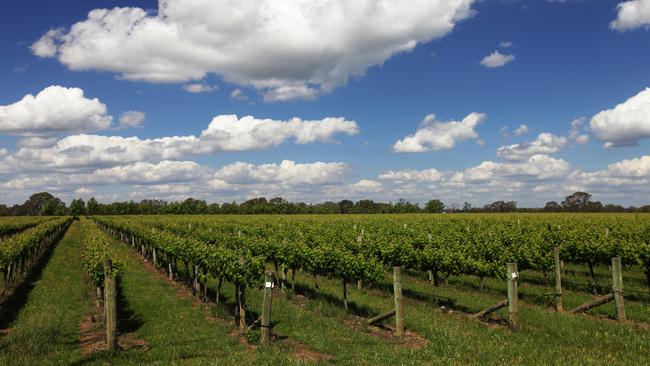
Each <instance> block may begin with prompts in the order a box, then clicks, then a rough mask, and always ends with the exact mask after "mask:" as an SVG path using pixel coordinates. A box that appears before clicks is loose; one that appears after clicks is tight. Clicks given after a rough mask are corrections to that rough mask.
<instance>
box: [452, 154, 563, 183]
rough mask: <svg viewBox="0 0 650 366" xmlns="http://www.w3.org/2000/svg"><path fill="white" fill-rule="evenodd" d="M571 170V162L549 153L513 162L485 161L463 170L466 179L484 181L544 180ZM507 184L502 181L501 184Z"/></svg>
mask: <svg viewBox="0 0 650 366" xmlns="http://www.w3.org/2000/svg"><path fill="white" fill-rule="evenodd" d="M568 171H569V163H567V162H566V161H565V160H562V159H555V158H552V157H550V156H548V155H533V156H531V157H529V158H528V159H527V160H525V161H521V162H512V163H497V162H493V161H484V162H483V163H481V164H480V165H478V166H475V167H472V168H468V169H466V170H464V171H463V173H462V174H463V178H464V180H465V181H473V182H477V181H478V182H483V181H492V183H494V182H495V181H496V180H499V179H501V180H502V179H503V178H515V179H519V180H525V181H530V180H544V179H550V178H558V177H561V176H563V175H565V174H566V173H567V172H568ZM504 183H505V184H507V182H501V183H499V184H504Z"/></svg>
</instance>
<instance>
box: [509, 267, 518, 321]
mask: <svg viewBox="0 0 650 366" xmlns="http://www.w3.org/2000/svg"><path fill="white" fill-rule="evenodd" d="M506 275H507V276H508V328H510V329H512V330H514V329H516V328H517V317H518V315H519V295H518V293H517V278H518V277H519V273H518V272H517V263H508V264H507V273H506Z"/></svg>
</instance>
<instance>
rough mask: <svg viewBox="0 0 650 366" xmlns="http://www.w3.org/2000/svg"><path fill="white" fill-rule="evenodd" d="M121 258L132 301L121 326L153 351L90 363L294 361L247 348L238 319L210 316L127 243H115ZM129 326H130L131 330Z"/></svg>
mask: <svg viewBox="0 0 650 366" xmlns="http://www.w3.org/2000/svg"><path fill="white" fill-rule="evenodd" d="M112 248H113V250H114V252H115V253H116V255H117V257H118V258H120V259H121V260H123V261H124V265H125V266H124V275H123V277H122V279H121V282H120V291H121V296H122V297H123V298H122V299H121V302H122V303H123V304H124V306H126V308H125V309H124V310H123V313H124V314H125V315H126V318H125V317H124V316H123V317H122V319H121V320H120V324H119V325H118V327H119V328H120V331H121V332H122V333H123V332H124V331H125V330H128V331H130V332H132V337H134V338H137V339H141V340H144V341H145V342H146V343H147V347H148V350H146V351H145V350H143V349H142V348H133V349H130V350H127V351H123V352H117V353H111V352H108V351H101V352H98V353H95V354H94V355H92V356H91V357H90V358H89V359H87V360H85V361H84V363H85V364H103V363H110V364H112V365H129V364H133V365H141V364H165V365H167V364H183V365H208V364H209V365H212V364H214V365H250V364H259V365H265V364H268V365H279V364H287V363H290V362H291V358H290V354H289V353H288V352H282V351H281V350H278V351H276V350H274V349H269V350H265V351H264V352H258V351H256V350H254V349H247V347H246V345H245V344H241V343H240V338H239V337H238V336H237V335H236V334H235V335H231V334H232V333H233V329H234V326H233V324H234V323H232V324H231V323H228V322H226V321H220V320H208V319H206V314H208V313H209V311H206V308H205V306H196V304H193V303H195V302H196V301H194V300H193V299H192V298H189V297H186V296H179V294H178V292H179V291H178V290H177V289H175V288H174V287H172V286H171V285H170V284H169V283H168V282H167V280H165V279H164V277H163V276H162V275H159V274H156V273H153V272H152V271H150V270H148V269H147V268H145V266H144V264H143V263H142V259H140V258H139V257H137V255H136V254H135V251H133V250H132V249H131V248H130V247H128V246H126V245H121V244H118V243H117V242H115V243H114V245H113V246H112ZM125 328H126V329H125Z"/></svg>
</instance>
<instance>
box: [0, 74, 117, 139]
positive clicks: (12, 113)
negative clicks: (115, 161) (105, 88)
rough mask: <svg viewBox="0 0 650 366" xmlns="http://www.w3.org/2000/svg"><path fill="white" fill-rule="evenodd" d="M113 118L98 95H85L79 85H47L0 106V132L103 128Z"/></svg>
mask: <svg viewBox="0 0 650 366" xmlns="http://www.w3.org/2000/svg"><path fill="white" fill-rule="evenodd" d="M112 121H113V118H112V117H111V116H109V115H107V114H106V105H105V104H103V103H101V102H100V101H99V99H97V98H94V99H87V98H86V97H85V96H84V91H83V90H81V89H79V88H65V87H61V86H49V87H47V88H45V89H43V90H42V91H41V92H39V93H38V94H37V95H36V96H34V95H32V94H27V95H25V96H24V97H23V99H21V100H20V101H18V102H16V103H13V104H9V105H5V106H0V133H5V134H12V135H22V136H39V135H40V136H42V135H51V134H56V133H59V132H80V131H97V130H104V129H107V128H109V127H110V126H111V123H112Z"/></svg>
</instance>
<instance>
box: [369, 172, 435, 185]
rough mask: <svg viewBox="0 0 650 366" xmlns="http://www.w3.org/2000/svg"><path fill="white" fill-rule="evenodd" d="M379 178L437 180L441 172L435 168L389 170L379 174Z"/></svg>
mask: <svg viewBox="0 0 650 366" xmlns="http://www.w3.org/2000/svg"><path fill="white" fill-rule="evenodd" d="M378 178H379V179H381V180H388V181H394V182H437V181H439V180H441V179H442V173H440V172H439V171H437V170H436V169H426V170H412V169H408V170H398V171H393V170H389V171H387V172H384V173H381V174H379V177H378Z"/></svg>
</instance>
